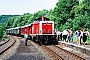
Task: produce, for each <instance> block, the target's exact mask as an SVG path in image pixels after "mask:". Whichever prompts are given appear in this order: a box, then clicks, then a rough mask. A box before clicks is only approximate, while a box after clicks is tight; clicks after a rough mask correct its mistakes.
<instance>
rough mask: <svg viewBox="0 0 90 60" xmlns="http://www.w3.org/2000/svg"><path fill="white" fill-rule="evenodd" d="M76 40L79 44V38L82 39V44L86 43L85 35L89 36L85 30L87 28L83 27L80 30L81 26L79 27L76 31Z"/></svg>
mask: <svg viewBox="0 0 90 60" xmlns="http://www.w3.org/2000/svg"><path fill="white" fill-rule="evenodd" d="M75 35H76V40H77V42H78V43H79V44H81V39H82V40H83V43H84V45H85V44H87V43H86V40H87V37H88V36H90V34H89V32H88V31H87V28H84V30H83V31H82V29H81V28H79V29H78V30H77V31H76V32H75Z"/></svg>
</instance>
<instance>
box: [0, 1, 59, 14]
mask: <svg viewBox="0 0 90 60" xmlns="http://www.w3.org/2000/svg"><path fill="white" fill-rule="evenodd" d="M57 2H58V0H0V15H3V14H5V15H7V14H9V15H10V14H12V15H17V14H19V15H22V14H24V13H28V12H29V13H35V12H37V11H39V10H42V9H48V10H50V9H53V8H54V7H55V5H56V3H57Z"/></svg>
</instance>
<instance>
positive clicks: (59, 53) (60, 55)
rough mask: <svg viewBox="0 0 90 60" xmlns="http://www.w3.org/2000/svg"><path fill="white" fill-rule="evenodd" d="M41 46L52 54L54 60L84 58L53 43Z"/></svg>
mask: <svg viewBox="0 0 90 60" xmlns="http://www.w3.org/2000/svg"><path fill="white" fill-rule="evenodd" d="M42 47H43V48H44V49H45V50H47V51H48V52H49V53H50V54H51V55H53V56H54V57H55V59H56V60H85V59H84V58H82V57H80V56H77V55H75V54H73V53H71V52H69V51H67V50H65V49H62V48H60V47H58V46H55V45H49V46H45V45H42Z"/></svg>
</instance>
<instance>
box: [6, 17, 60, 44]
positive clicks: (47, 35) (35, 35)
mask: <svg viewBox="0 0 90 60" xmlns="http://www.w3.org/2000/svg"><path fill="white" fill-rule="evenodd" d="M26 32H27V33H28V35H29V37H30V39H31V40H33V41H35V42H38V43H43V44H58V41H57V38H56V34H54V22H53V21H50V19H49V18H46V17H40V18H37V19H35V20H34V22H33V23H31V24H28V25H25V26H20V27H15V28H10V29H6V33H7V34H13V35H23V36H24V34H25V33H26Z"/></svg>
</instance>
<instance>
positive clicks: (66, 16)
mask: <svg viewBox="0 0 90 60" xmlns="http://www.w3.org/2000/svg"><path fill="white" fill-rule="evenodd" d="M41 16H45V17H48V18H50V20H52V21H54V23H55V29H58V30H61V31H63V30H64V29H65V28H69V29H70V28H73V30H74V31H76V30H77V29H78V28H79V27H81V28H88V29H89V30H90V1H89V0H81V1H79V0H58V2H57V3H56V7H55V8H54V9H51V10H49V11H48V10H46V9H44V10H41V11H38V12H36V13H34V14H31V13H24V14H23V15H20V16H14V17H11V18H9V19H8V21H7V22H6V25H5V28H12V27H17V26H23V25H27V24H30V23H32V22H33V21H34V19H36V18H38V17H41Z"/></svg>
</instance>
